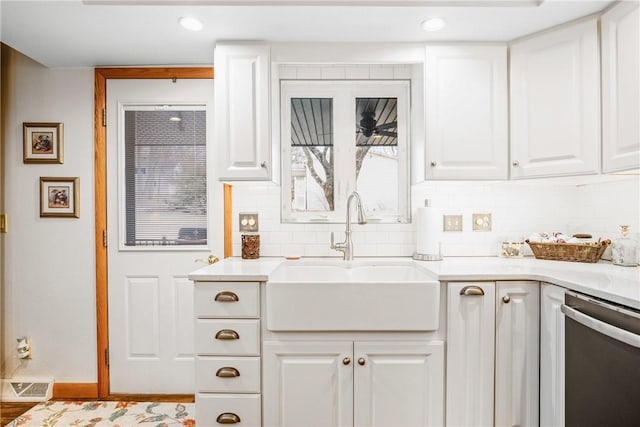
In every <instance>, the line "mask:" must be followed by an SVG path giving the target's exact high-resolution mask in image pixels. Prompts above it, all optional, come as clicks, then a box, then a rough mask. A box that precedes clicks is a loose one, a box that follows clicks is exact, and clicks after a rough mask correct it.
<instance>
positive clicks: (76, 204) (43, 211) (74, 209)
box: [40, 177, 80, 218]
mask: <svg viewBox="0 0 640 427" xmlns="http://www.w3.org/2000/svg"><path fill="white" fill-rule="evenodd" d="M40 217H42V218H46V217H48V218H80V178H77V177H40Z"/></svg>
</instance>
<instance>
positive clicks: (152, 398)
mask: <svg viewBox="0 0 640 427" xmlns="http://www.w3.org/2000/svg"><path fill="white" fill-rule="evenodd" d="M104 400H116V401H128V402H180V403H193V402H195V401H196V399H195V395H193V394H110V395H109V396H107V397H106V398H105V399H104Z"/></svg>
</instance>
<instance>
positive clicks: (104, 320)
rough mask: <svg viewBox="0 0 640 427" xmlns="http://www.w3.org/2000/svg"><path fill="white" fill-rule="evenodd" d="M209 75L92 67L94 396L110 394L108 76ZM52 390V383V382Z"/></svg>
mask: <svg viewBox="0 0 640 427" xmlns="http://www.w3.org/2000/svg"><path fill="white" fill-rule="evenodd" d="M172 78H176V79H212V78H213V68H211V67H204V68H203V67H191V68H96V69H95V70H94V164H95V166H94V178H95V249H96V329H97V357H98V383H97V385H96V386H97V390H96V397H98V398H107V397H109V367H108V365H107V354H108V351H109V317H108V316H109V310H108V293H107V283H108V280H107V279H108V278H107V271H108V270H107V248H105V247H104V245H103V240H102V239H103V237H102V236H103V234H102V233H103V232H104V230H106V229H107V128H106V127H105V126H103V125H102V117H103V116H102V115H103V110H104V109H105V108H106V105H107V80H108V79H172ZM54 394H55V384H54Z"/></svg>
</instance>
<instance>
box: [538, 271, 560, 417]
mask: <svg viewBox="0 0 640 427" xmlns="http://www.w3.org/2000/svg"><path fill="white" fill-rule="evenodd" d="M564 292H565V289H564V288H561V287H559V286H555V285H550V284H548V283H543V284H542V286H541V287H540V300H541V303H540V425H541V426H548V427H563V426H564V316H563V314H562V312H561V311H560V306H561V305H562V304H563V303H564Z"/></svg>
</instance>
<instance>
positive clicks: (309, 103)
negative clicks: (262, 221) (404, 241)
mask: <svg viewBox="0 0 640 427" xmlns="http://www.w3.org/2000/svg"><path fill="white" fill-rule="evenodd" d="M409 90H410V83H409V81H408V80H367V81H356V80H343V81H331V80H282V81H281V119H282V123H281V129H282V132H281V133H282V139H281V150H282V206H281V209H282V220H283V222H343V221H344V218H345V213H346V205H345V201H346V196H347V195H348V194H349V193H351V192H352V191H356V190H357V191H358V192H359V193H360V195H361V196H362V200H363V203H364V207H365V212H366V215H367V217H368V218H369V220H370V221H372V222H386V223H389V222H390V223H398V222H400V223H406V222H409V218H410V207H409V156H408V153H409Z"/></svg>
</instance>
